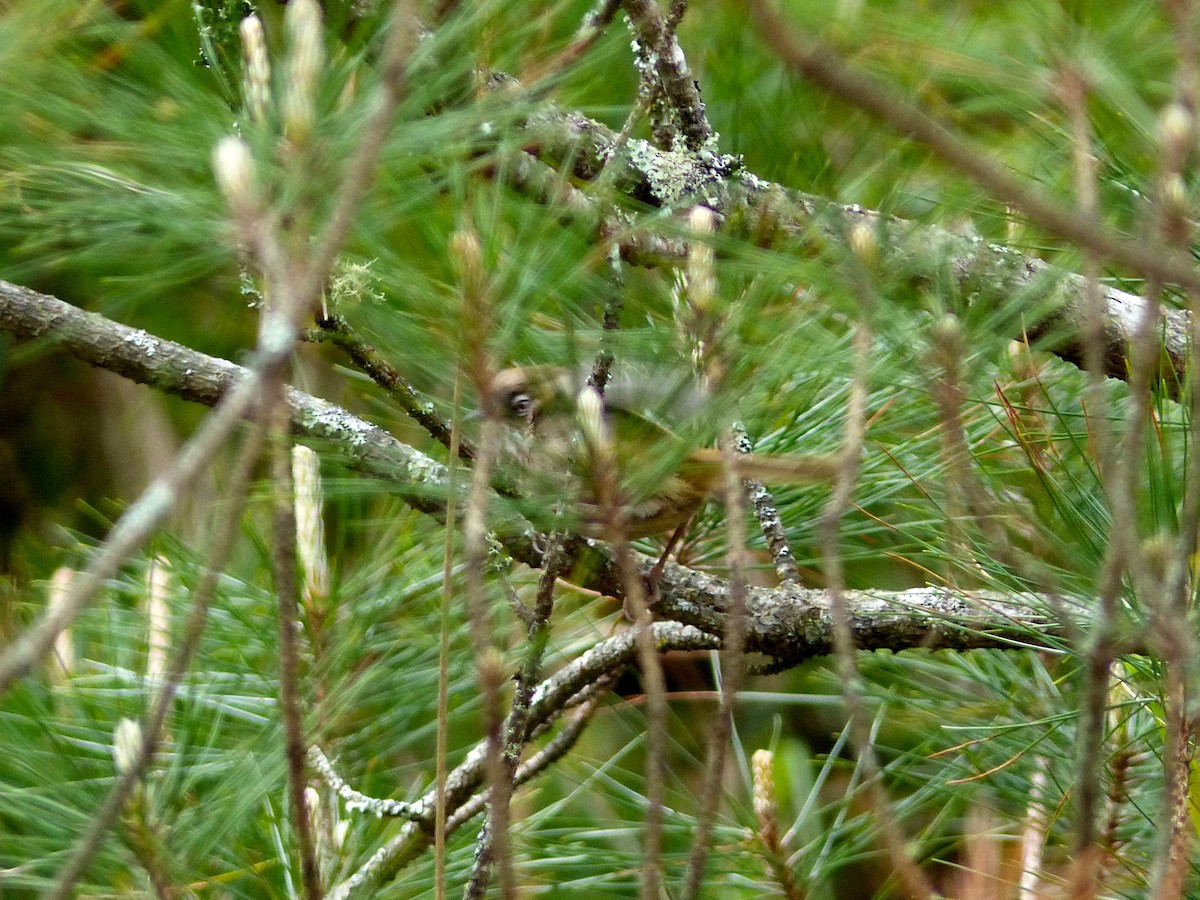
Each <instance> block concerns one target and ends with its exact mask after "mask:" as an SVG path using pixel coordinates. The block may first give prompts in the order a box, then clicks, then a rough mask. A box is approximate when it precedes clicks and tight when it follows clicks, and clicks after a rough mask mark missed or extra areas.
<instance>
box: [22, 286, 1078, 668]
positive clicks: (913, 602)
mask: <svg viewBox="0 0 1200 900" xmlns="http://www.w3.org/2000/svg"><path fill="white" fill-rule="evenodd" d="M0 331H3V332H7V333H9V334H12V335H14V336H16V337H17V338H19V339H22V340H30V339H41V340H43V341H46V342H48V343H49V342H53V343H54V344H55V345H56V346H57V347H58V348H59V349H60V350H61V351H62V352H65V353H67V354H68V355H70V356H73V357H75V358H77V359H80V360H83V361H84V362H87V363H89V364H91V365H94V366H97V367H98V368H103V369H108V370H109V371H112V372H116V373H117V374H120V375H123V376H125V377H126V378H129V379H131V380H133V381H136V382H139V383H142V384H148V385H150V386H152V387H154V388H155V389H157V390H160V391H162V392H164V393H167V394H172V395H175V396H178V397H182V398H184V399H186V400H191V401H193V402H197V403H202V404H204V405H206V406H213V405H215V404H216V403H217V402H218V401H219V400H220V399H221V398H222V397H223V396H224V395H225V394H226V393H227V392H228V391H229V390H231V389H232V387H233V386H234V385H236V384H237V383H238V382H239V380H240V379H242V378H244V377H245V372H246V370H245V369H243V368H242V367H241V366H238V365H235V364H234V363H231V362H229V361H227V360H223V359H216V358H214V357H211V356H207V355H205V354H203V353H199V352H198V351H195V350H191V349H189V348H187V347H184V346H183V345H181V344H176V343H174V342H172V341H165V340H162V339H161V338H157V337H155V336H153V335H151V334H149V333H147V332H146V331H143V330H141V329H138V328H131V327H129V326H126V325H120V324H118V323H116V322H113V321H112V320H111V319H107V318H105V317H104V316H101V315H98V314H97V313H90V312H85V311H83V310H81V309H79V308H77V307H74V306H72V305H70V304H69V303H65V302H63V301H61V300H58V299H56V298H54V297H50V296H47V295H45V294H39V293H36V292H34V291H31V290H28V289H26V288H22V287H18V286H16V285H13V284H10V283H8V282H4V281H0ZM287 396H288V403H289V405H290V407H291V410H292V429H293V431H294V432H295V433H296V434H298V435H300V436H303V437H308V438H318V439H321V440H322V441H323V442H326V444H327V445H328V446H329V447H330V448H331V449H334V450H336V451H337V452H339V453H340V454H341V456H342V458H343V460H344V462H345V463H346V464H347V465H348V466H349V467H350V468H352V469H354V470H355V471H358V472H361V473H362V474H364V475H369V476H371V477H375V478H381V479H384V480H386V481H387V482H388V483H389V484H391V485H392V486H393V487H394V488H395V489H396V491H397V493H398V494H400V495H401V496H403V497H404V498H405V500H406V502H408V503H409V504H410V505H412V506H413V507H415V508H416V509H419V510H421V511H422V512H426V513H429V514H431V515H433V516H435V517H439V518H444V515H445V502H444V500H443V499H442V498H443V497H444V496H445V490H446V468H445V466H443V465H442V464H441V463H439V462H437V461H435V460H433V459H431V458H429V457H428V456H426V455H424V454H423V453H421V452H419V451H417V450H415V449H414V448H412V447H410V446H408V445H407V444H404V443H401V442H400V441H398V440H396V438H394V437H393V436H392V435H390V434H389V433H388V432H386V431H384V430H383V429H382V428H379V427H377V426H375V425H372V424H370V423H369V422H366V421H364V420H363V419H360V418H359V417H357V416H355V415H353V414H351V413H349V412H347V411H346V410H344V409H342V408H341V407H338V406H335V405H334V404H332V403H328V402H326V401H324V400H321V399H319V398H317V397H313V396H312V395H310V394H306V393H304V392H303V391H298V390H294V389H289V390H288V394H287ZM253 414H254V410H253V407H251V409H250V410H249V411H248V413H247V415H248V416H252V415H253ZM492 525H493V527H494V528H495V529H496V531H497V534H498V537H499V538H500V540H501V541H502V542H503V544H504V546H505V549H506V550H507V551H508V553H509V554H511V555H512V556H513V558H514V559H517V560H519V561H521V562H524V563H526V564H528V565H531V566H538V567H540V565H541V562H542V554H541V551H540V550H539V549H538V547H539V541H538V536H537V535H536V534H535V532H534V530H533V528H532V527H531V526H530V525H529V524H528V523H527V522H525V521H524V520H520V519H518V518H516V517H514V516H510V517H508V518H502V517H497V518H494V519H493V522H492ZM540 546H545V543H544V539H543V542H542V543H541V544H540ZM603 546H604V545H600V544H594V545H592V552H593V553H594V554H595V559H593V560H592V561H591V562H590V564H588V565H583V566H581V567H580V568H581V570H584V571H588V572H589V575H588V577H587V578H586V579H585V582H584V584H583V585H581V586H582V587H586V588H589V589H592V590H597V591H601V592H604V593H606V594H609V595H610V596H614V597H618V598H620V597H622V596H623V589H622V586H621V579H620V578H619V577H618V576H617V573H616V570H615V567H614V565H613V562H612V558H611V556H609V555H608V554H607V553H606V552H605V551H604V550H603ZM653 562H654V561H653V560H651V559H649V558H648V557H643V556H640V555H639V556H638V559H637V563H638V566H639V568H640V569H641V570H642V572H643V574H648V573H649V571H650V569H651V568H652V567H653ZM659 591H660V593H661V595H662V598H661V600H660V601H659V604H658V606H657V607H656V612H657V614H658V615H659V617H660V618H671V619H676V620H678V621H680V622H683V623H685V624H690V625H694V626H696V627H697V628H700V629H701V630H703V631H705V632H708V633H709V634H714V635H720V634H723V633H724V629H725V613H726V610H727V609H728V608H729V584H728V582H726V581H723V580H722V579H720V578H715V577H713V576H711V575H707V574H705V573H703V572H697V571H693V570H691V569H687V568H685V567H683V566H676V565H668V566H667V567H666V569H665V571H664V572H663V575H662V578H661V580H660V582H659ZM845 598H846V604H847V607H848V609H849V612H850V618H851V620H852V624H853V627H854V633H855V641H856V643H857V645H858V646H859V647H861V648H863V649H868V650H874V649H892V650H902V649H906V648H911V647H929V648H954V649H971V648H977V647H1006V648H1016V647H1041V646H1053V645H1054V643H1055V638H1056V637H1057V636H1058V635H1059V634H1060V633H1061V630H1062V629H1061V626H1060V624H1059V623H1058V622H1056V621H1055V619H1054V617H1053V615H1052V614H1051V613H1050V612H1049V611H1050V610H1052V609H1054V606H1053V605H1052V601H1053V598H1048V597H1045V596H1043V595H1040V594H1032V593H1031V594H1026V595H1022V596H1016V595H1008V594H1004V593H1001V592H994V591H992V592H983V591H972V592H970V593H964V592H960V591H954V590H950V589H946V588H935V587H929V588H916V589H910V590H906V591H883V590H880V591H873V590H870V591H847V592H845ZM1056 602H1059V603H1061V602H1062V601H1061V599H1059V600H1057V601H1056ZM747 609H748V621H747V635H746V640H747V645H746V646H747V649H749V650H752V651H756V652H759V653H765V654H768V655H770V656H773V657H777V658H779V659H782V660H791V661H798V660H801V659H806V658H810V657H813V656H822V655H825V654H828V653H829V652H830V649H831V647H832V637H831V635H832V624H831V619H830V613H829V597H828V595H827V593H826V592H825V591H822V590H819V589H806V588H801V587H799V586H795V585H785V586H783V587H779V588H774V589H771V590H768V589H765V588H749V589H748V592H747ZM1081 614H1082V610H1081Z"/></svg>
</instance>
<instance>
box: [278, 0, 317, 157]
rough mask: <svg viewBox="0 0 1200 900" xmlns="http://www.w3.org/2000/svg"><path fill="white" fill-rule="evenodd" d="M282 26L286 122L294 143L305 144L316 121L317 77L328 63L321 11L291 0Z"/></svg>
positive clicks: (306, 1) (312, 0) (311, 2)
mask: <svg viewBox="0 0 1200 900" xmlns="http://www.w3.org/2000/svg"><path fill="white" fill-rule="evenodd" d="M283 27H284V30H285V31H286V32H287V37H288V64H287V82H286V84H285V86H284V93H283V123H284V127H285V128H286V129H287V134H288V136H289V137H290V138H292V140H295V141H305V140H307V139H308V136H309V134H310V133H311V132H312V125H313V121H314V120H315V118H316V84H317V76H318V75H319V74H320V73H321V66H322V64H323V63H324V60H325V46H324V43H323V41H324V37H323V35H322V34H321V8H320V6H318V5H317V2H316V0H291V2H290V3H288V5H287V11H286V12H285V13H284V15H283Z"/></svg>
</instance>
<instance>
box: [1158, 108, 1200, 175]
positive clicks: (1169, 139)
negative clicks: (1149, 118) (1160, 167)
mask: <svg viewBox="0 0 1200 900" xmlns="http://www.w3.org/2000/svg"><path fill="white" fill-rule="evenodd" d="M1195 127H1196V122H1195V119H1194V118H1193V117H1192V114H1191V112H1189V111H1188V108H1187V107H1186V106H1184V105H1183V104H1182V103H1168V104H1167V106H1166V107H1165V108H1164V109H1163V111H1162V113H1161V114H1160V115H1159V117H1158V139H1159V140H1160V141H1161V142H1162V148H1163V153H1164V154H1166V158H1167V160H1168V161H1169V162H1168V167H1169V168H1171V169H1177V168H1179V166H1180V164H1181V163H1182V162H1183V159H1184V158H1185V156H1186V155H1187V152H1188V150H1189V149H1190V148H1191V146H1192V135H1193V131H1194V129H1195Z"/></svg>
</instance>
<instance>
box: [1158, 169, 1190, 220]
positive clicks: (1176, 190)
mask: <svg viewBox="0 0 1200 900" xmlns="http://www.w3.org/2000/svg"><path fill="white" fill-rule="evenodd" d="M1162 202H1163V205H1164V206H1165V207H1166V209H1167V212H1169V213H1171V214H1172V215H1177V216H1181V215H1184V214H1185V213H1186V212H1187V208H1188V196H1187V185H1186V184H1184V181H1183V176H1182V175H1180V174H1179V173H1178V172H1168V173H1167V174H1166V175H1165V176H1164V177H1163V180H1162Z"/></svg>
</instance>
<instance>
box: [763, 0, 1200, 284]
mask: <svg viewBox="0 0 1200 900" xmlns="http://www.w3.org/2000/svg"><path fill="white" fill-rule="evenodd" d="M750 12H751V15H752V16H753V17H754V19H755V21H756V24H757V25H758V31H759V34H760V35H761V36H762V37H763V39H764V40H765V41H766V42H767V44H768V45H769V46H770V47H771V48H772V49H773V50H774V51H775V52H776V54H777V55H778V56H779V58H780V59H781V60H782V61H783V62H784V64H785V65H787V66H788V67H789V68H790V69H793V70H794V71H796V72H798V73H800V74H802V75H804V77H806V78H808V79H810V80H811V81H813V82H815V83H816V84H819V85H820V86H821V87H823V88H825V89H826V90H827V91H829V92H830V93H832V94H835V95H836V96H838V97H841V98H842V99H843V100H846V101H847V102H849V103H851V104H853V105H855V106H857V107H859V108H860V109H863V110H866V111H867V112H869V113H871V114H872V115H874V116H875V117H876V118H878V119H881V120H882V121H884V122H887V123H888V124H889V125H891V126H892V127H893V128H895V129H896V130H897V131H898V132H900V133H901V134H904V135H907V136H908V137H911V138H913V139H914V140H917V141H920V142H921V143H922V144H924V145H925V146H927V147H928V148H929V149H930V150H932V151H933V152H934V153H936V154H937V155H938V156H940V157H941V158H942V159H943V160H945V161H946V162H948V163H950V164H951V165H952V166H954V168H956V169H957V170H958V171H960V172H962V173H963V174H965V175H967V176H969V177H970V178H972V179H974V180H975V181H976V182H978V183H979V184H980V185H982V186H983V187H984V188H985V189H986V190H987V191H988V192H989V193H990V194H991V195H992V196H993V197H995V198H996V199H997V200H1001V201H1003V202H1005V203H1008V204H1010V205H1011V206H1013V207H1015V208H1016V209H1019V210H1021V211H1022V212H1023V213H1025V215H1026V216H1028V217H1029V219H1030V220H1032V221H1033V222H1034V223H1035V224H1037V225H1038V226H1040V227H1042V228H1044V229H1046V230H1047V231H1049V232H1050V233H1052V234H1055V235H1058V236H1059V237H1062V238H1065V239H1066V240H1069V241H1071V242H1073V243H1074V244H1076V245H1077V246H1079V247H1081V248H1084V249H1087V250H1090V251H1091V252H1093V253H1095V254H1096V255H1097V256H1100V257H1102V258H1104V259H1110V260H1112V261H1113V262H1118V263H1121V264H1122V265H1124V266H1128V267H1129V269H1131V270H1132V271H1134V272H1140V273H1142V274H1143V275H1144V276H1145V277H1146V278H1148V279H1152V280H1156V281H1159V282H1162V283H1171V284H1178V285H1180V286H1181V287H1187V288H1189V289H1197V288H1200V272H1197V271H1196V269H1195V267H1194V266H1193V265H1192V262H1191V259H1190V257H1187V256H1183V255H1180V254H1179V253H1177V252H1175V251H1174V250H1173V249H1172V248H1166V249H1165V250H1164V249H1162V248H1159V247H1154V246H1151V245H1149V244H1148V243H1147V242H1145V241H1130V240H1128V239H1127V238H1125V237H1124V236H1122V235H1120V234H1118V233H1117V232H1116V231H1115V230H1113V229H1111V228H1107V227H1105V226H1104V225H1103V224H1102V223H1100V222H1099V221H1085V220H1083V219H1081V218H1080V217H1079V216H1078V215H1077V213H1076V211H1075V210H1074V209H1071V208H1069V207H1067V206H1065V205H1063V204H1060V203H1056V202H1054V201H1053V200H1050V199H1047V197H1046V195H1045V193H1044V192H1035V191H1033V190H1031V189H1030V188H1028V187H1027V186H1026V185H1025V184H1024V183H1023V182H1021V181H1020V180H1019V179H1018V178H1016V177H1014V176H1013V175H1011V174H1009V172H1008V171H1007V170H1005V169H1003V168H1002V167H1000V166H999V165H998V164H996V163H993V162H991V161H990V160H989V157H988V154H987V153H986V152H984V151H982V150H981V149H979V148H977V147H972V146H969V145H968V144H967V143H966V142H965V141H964V140H963V139H962V138H961V137H960V136H959V135H957V134H956V133H954V132H953V131H951V130H950V129H949V128H948V127H947V126H946V125H944V124H943V123H941V122H939V121H937V120H935V119H934V118H933V117H931V116H930V115H928V114H927V113H925V112H923V111H922V110H920V109H918V108H917V107H915V106H913V105H912V104H911V103H908V102H907V101H906V100H904V99H903V98H902V97H900V96H898V95H897V94H895V92H893V91H890V90H887V89H886V88H884V87H883V86H882V85H881V84H878V83H876V82H874V81H872V80H870V79H868V78H867V77H865V76H863V75H860V74H858V73H857V72H854V71H853V70H851V69H850V68H848V67H847V66H846V65H845V63H843V62H842V61H841V59H839V58H838V56H837V54H836V53H835V52H834V51H833V50H832V49H831V48H829V47H826V46H823V45H820V44H817V43H815V42H810V41H805V40H804V39H803V38H802V37H801V36H800V34H799V33H798V32H797V29H795V28H789V27H788V26H787V25H786V24H785V23H784V22H783V20H782V19H780V17H779V16H778V15H777V14H776V13H775V12H773V11H772V10H771V9H770V8H769V6H768V4H767V3H765V2H764V0H752V2H751V3H750Z"/></svg>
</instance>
